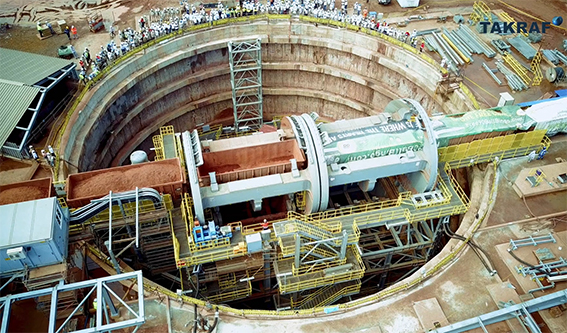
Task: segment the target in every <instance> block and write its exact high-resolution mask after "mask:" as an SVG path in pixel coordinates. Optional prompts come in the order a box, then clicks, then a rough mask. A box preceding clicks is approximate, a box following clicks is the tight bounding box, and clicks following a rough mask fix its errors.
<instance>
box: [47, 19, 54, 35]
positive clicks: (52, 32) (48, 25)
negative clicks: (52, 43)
mask: <svg viewBox="0 0 567 333" xmlns="http://www.w3.org/2000/svg"><path fill="white" fill-rule="evenodd" d="M45 25H46V26H47V27H48V28H49V31H50V32H51V34H52V35H55V31H53V27H52V26H51V23H49V21H45Z"/></svg>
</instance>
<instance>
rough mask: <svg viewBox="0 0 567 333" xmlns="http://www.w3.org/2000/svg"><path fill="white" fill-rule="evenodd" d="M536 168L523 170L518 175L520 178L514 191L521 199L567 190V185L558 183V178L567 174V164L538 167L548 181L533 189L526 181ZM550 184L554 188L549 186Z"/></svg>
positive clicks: (515, 183) (545, 180)
mask: <svg viewBox="0 0 567 333" xmlns="http://www.w3.org/2000/svg"><path fill="white" fill-rule="evenodd" d="M534 168H536V167H534ZM534 168H526V169H522V171H520V173H519V174H518V178H517V179H516V181H515V182H514V189H515V190H516V193H518V195H519V196H520V198H522V197H526V198H527V197H532V196H536V195H541V194H545V193H552V192H559V191H565V190H567V184H561V183H559V182H558V181H557V176H559V175H560V174H564V173H567V162H565V163H553V164H548V165H544V166H540V167H537V169H539V170H541V171H543V173H544V174H545V176H546V179H544V180H542V181H541V183H539V185H538V186H535V187H532V186H531V184H530V183H529V182H528V181H527V180H526V177H527V176H528V174H529V173H530V171H531V170H532V169H534ZM550 182H551V184H552V185H553V186H552V185H550V184H549V183H550Z"/></svg>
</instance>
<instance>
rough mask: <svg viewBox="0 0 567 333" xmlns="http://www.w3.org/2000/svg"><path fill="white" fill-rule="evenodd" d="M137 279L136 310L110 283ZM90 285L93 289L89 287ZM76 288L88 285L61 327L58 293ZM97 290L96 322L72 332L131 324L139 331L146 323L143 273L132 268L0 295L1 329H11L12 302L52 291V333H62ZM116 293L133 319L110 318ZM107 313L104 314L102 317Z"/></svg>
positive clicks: (2, 331) (114, 313) (114, 311)
mask: <svg viewBox="0 0 567 333" xmlns="http://www.w3.org/2000/svg"><path fill="white" fill-rule="evenodd" d="M131 279H136V281H135V282H133V285H134V284H136V285H138V312H136V311H134V310H133V309H132V308H131V307H130V306H129V305H128V304H126V303H125V302H124V301H123V300H122V299H121V298H120V297H118V295H116V293H115V292H114V291H113V290H112V288H111V287H110V285H109V284H110V283H112V282H118V281H123V280H131ZM89 288H90V289H89ZM77 289H85V297H84V298H83V300H82V301H81V302H80V303H79V304H78V305H77V306H76V307H75V309H74V310H73V311H72V312H71V314H69V315H68V316H66V319H65V321H64V322H63V324H61V325H60V326H59V327H57V324H56V321H57V300H58V296H59V293H62V292H65V291H71V290H77ZM92 294H94V295H95V296H96V299H97V303H98V304H97V306H96V326H95V327H91V328H86V329H82V330H78V331H73V332H80V333H89V332H111V331H114V330H119V329H124V328H128V327H134V326H135V328H134V330H133V332H136V331H137V330H138V328H140V326H141V325H142V324H144V323H145V321H146V318H145V314H144V311H145V308H144V281H143V277H142V271H136V272H129V273H124V274H119V275H113V276H108V277H103V278H99V279H94V280H88V281H81V282H76V283H71V284H62V283H61V284H59V285H56V286H55V287H51V288H45V289H39V290H33V291H29V292H25V293H21V294H16V295H8V296H6V297H2V298H0V309H1V310H2V312H0V314H1V316H2V321H1V326H0V333H6V332H7V331H8V326H9V323H10V313H11V305H12V303H13V302H17V301H21V300H25V299H30V298H36V297H39V296H46V295H51V307H50V310H49V327H48V332H49V333H59V332H62V331H64V329H65V326H66V325H67V323H68V322H69V321H70V320H71V318H73V316H74V315H75V313H77V311H79V310H80V309H81V308H82V307H83V305H84V304H85V302H86V301H87V300H88V299H89V297H90V296H91V295H92ZM111 296H113V297H114V298H115V299H116V300H117V301H118V302H119V303H120V304H121V305H122V306H123V307H125V308H126V309H127V310H128V311H129V312H130V313H131V314H132V315H133V316H134V318H133V319H129V320H123V321H119V322H110V319H109V315H108V311H109V310H110V312H111V315H112V317H115V316H118V309H117V308H116V306H115V305H114V302H113V301H112V297H111ZM103 317H104V318H103ZM103 319H106V320H105V321H106V323H105V324H103Z"/></svg>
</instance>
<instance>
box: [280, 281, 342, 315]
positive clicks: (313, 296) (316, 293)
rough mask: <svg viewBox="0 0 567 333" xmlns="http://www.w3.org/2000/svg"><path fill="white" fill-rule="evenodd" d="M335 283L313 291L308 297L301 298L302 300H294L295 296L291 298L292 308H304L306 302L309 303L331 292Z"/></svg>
mask: <svg viewBox="0 0 567 333" xmlns="http://www.w3.org/2000/svg"><path fill="white" fill-rule="evenodd" d="M333 287H334V285H332V284H331V285H328V286H324V287H321V288H319V289H317V290H316V291H314V292H311V293H310V294H309V295H308V296H307V297H305V298H303V299H301V300H300V301H298V302H296V301H294V300H293V297H291V298H290V307H291V308H292V309H297V308H302V307H304V306H305V305H306V304H309V303H310V302H312V301H313V300H315V299H316V298H317V297H320V296H323V295H324V294H325V293H327V292H329V290H331V289H333Z"/></svg>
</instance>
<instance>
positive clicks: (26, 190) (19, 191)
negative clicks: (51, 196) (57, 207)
mask: <svg viewBox="0 0 567 333" xmlns="http://www.w3.org/2000/svg"><path fill="white" fill-rule="evenodd" d="M48 193H49V192H48V189H46V188H41V187H36V186H22V187H15V188H10V189H7V190H4V191H2V192H0V205H8V204H12V203H16V202H22V201H29V200H36V199H42V198H46V197H47V195H48Z"/></svg>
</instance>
